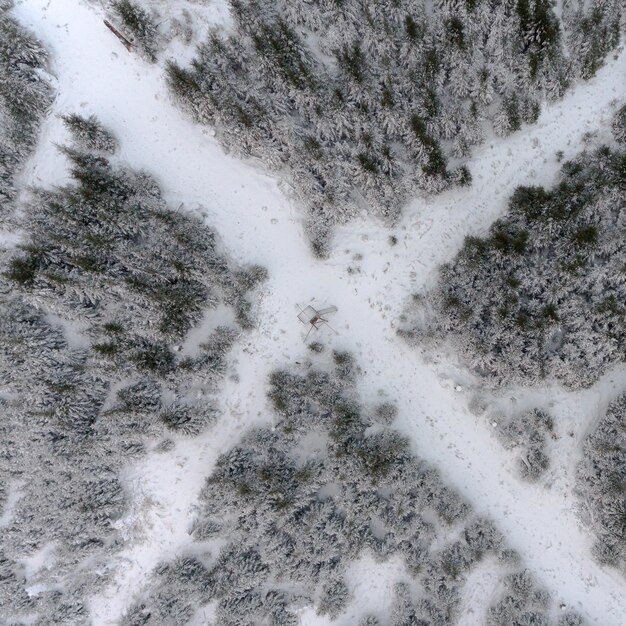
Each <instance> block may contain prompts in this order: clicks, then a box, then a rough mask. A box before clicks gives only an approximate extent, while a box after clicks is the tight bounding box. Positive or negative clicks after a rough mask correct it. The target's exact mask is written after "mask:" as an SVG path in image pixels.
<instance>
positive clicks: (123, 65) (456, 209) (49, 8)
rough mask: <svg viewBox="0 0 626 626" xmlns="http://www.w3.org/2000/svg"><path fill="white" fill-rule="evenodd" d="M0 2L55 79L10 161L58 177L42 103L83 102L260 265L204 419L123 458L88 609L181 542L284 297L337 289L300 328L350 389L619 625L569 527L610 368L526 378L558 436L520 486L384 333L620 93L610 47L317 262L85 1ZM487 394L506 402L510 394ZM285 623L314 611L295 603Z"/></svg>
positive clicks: (278, 337) (617, 595)
mask: <svg viewBox="0 0 626 626" xmlns="http://www.w3.org/2000/svg"><path fill="white" fill-rule="evenodd" d="M15 14H16V15H17V16H18V18H19V19H20V21H22V22H23V23H24V24H25V25H27V26H29V27H31V28H32V29H33V30H35V31H36V33H37V35H38V36H39V37H40V38H41V39H42V41H43V42H44V44H45V45H46V46H47V47H48V48H49V50H50V51H51V55H52V72H53V73H54V74H55V75H56V77H57V78H58V93H59V95H58V98H57V100H56V102H55V105H54V110H53V111H52V113H51V115H50V116H49V118H48V120H47V121H46V123H45V125H44V128H43V131H42V138H41V142H40V145H39V148H38V151H37V153H36V154H35V156H34V158H33V159H32V160H31V161H30V163H29V166H28V168H27V171H26V173H25V177H26V180H27V182H29V183H31V184H42V185H55V184H59V182H61V181H62V180H63V179H64V176H65V175H64V163H63V159H62V157H61V156H60V155H58V154H57V153H56V152H55V150H54V148H53V142H57V143H62V142H63V141H64V139H65V133H64V130H63V128H62V125H61V122H60V120H59V119H58V118H57V116H56V114H57V113H66V112H70V111H77V112H80V113H85V114H89V113H95V114H97V115H98V116H99V117H100V119H101V120H102V122H103V123H104V124H105V125H106V126H109V127H110V128H111V129H112V130H113V131H114V132H115V134H116V135H117V137H118V138H119V139H120V142H121V150H120V158H121V159H122V160H124V161H127V162H128V163H130V164H131V165H133V166H135V167H143V168H145V169H146V170H148V171H150V172H151V173H153V174H154V175H155V176H156V178H157V180H158V181H159V183H160V184H161V186H162V187H163V189H164V192H165V194H166V197H167V199H168V200H169V201H170V202H171V204H172V206H178V205H179V204H180V203H181V202H184V204H185V208H186V209H189V210H197V211H201V212H202V214H203V215H206V219H207V221H208V223H209V224H211V225H212V226H213V227H215V228H216V230H217V231H218V232H219V233H220V235H221V237H222V240H223V242H224V245H225V247H226V248H227V249H228V252H229V254H231V255H232V257H233V258H235V259H239V260H241V261H242V262H257V263H261V264H263V265H265V266H266V267H267V268H268V269H269V272H270V279H269V281H268V282H267V283H266V286H265V289H264V293H263V297H262V302H261V304H260V307H259V311H258V320H259V322H258V328H257V329H256V330H254V331H252V332H251V333H249V334H248V335H246V336H245V337H244V338H243V339H242V341H241V342H240V343H239V344H238V346H237V347H236V348H235V350H234V353H233V354H234V358H233V363H234V367H235V370H236V372H237V377H231V378H229V379H227V380H226V381H225V383H224V386H223V389H222V390H221V404H222V409H223V410H222V415H221V418H220V420H219V422H218V423H217V425H216V426H214V427H213V428H211V429H210V430H209V431H208V432H206V433H205V434H204V435H202V436H200V437H198V438H196V439H189V440H187V439H181V440H179V441H178V443H177V446H176V447H175V449H174V450H173V451H171V452H168V453H156V452H155V453H154V454H151V455H149V456H148V457H147V458H145V460H144V461H142V462H141V463H140V464H139V465H138V466H136V467H133V468H129V469H128V471H127V475H126V479H127V485H128V489H129V492H130V494H131V495H132V497H133V498H134V506H133V509H132V513H131V514H130V515H129V516H128V517H127V518H125V519H124V520H122V522H121V527H122V528H123V532H124V533H125V536H126V537H127V539H128V543H127V547H126V549H125V550H124V551H123V552H122V553H121V554H120V555H119V558H118V560H117V562H116V563H115V567H114V569H113V571H112V582H111V585H110V586H109V587H108V588H107V589H106V590H105V591H104V592H103V593H102V594H101V595H98V596H97V597H94V598H92V599H91V612H92V617H93V621H94V624H97V625H101V624H102V625H103V624H113V623H115V621H116V619H117V618H118V617H119V616H120V615H121V614H122V613H123V611H124V610H125V608H126V607H127V606H128V605H129V603H130V602H131V600H132V598H133V594H135V593H136V592H137V591H138V590H139V589H140V588H141V585H142V584H143V582H144V581H145V579H146V576H147V575H148V574H149V573H150V570H151V569H152V567H153V566H154V565H155V564H156V563H157V562H158V561H159V560H161V559H167V558H169V557H171V556H172V555H174V554H177V553H179V552H181V551H182V552H184V550H185V549H186V546H187V545H188V544H189V537H188V534H187V530H188V522H189V520H190V519H191V512H192V509H193V506H194V503H195V501H196V497H197V494H198V491H199V489H200V487H201V486H202V484H203V481H204V479H205V478H206V476H207V475H208V474H209V473H210V471H211V468H212V464H213V463H214V461H215V459H216V457H217V455H218V454H219V453H220V452H221V451H223V450H224V449H226V448H227V447H228V446H230V445H231V444H232V443H234V442H235V441H236V440H237V438H238V437H239V436H240V435H241V433H242V432H243V431H244V430H245V429H246V428H248V426H249V425H250V424H252V423H254V422H255V421H263V420H267V419H269V418H270V412H269V410H267V406H266V399H265V389H266V388H265V381H266V380H267V375H268V374H269V372H270V371H271V370H272V369H274V368H275V367H277V366H282V365H287V364H289V363H291V362H293V361H294V360H302V359H303V358H305V354H306V347H305V345H304V344H303V337H304V332H305V329H304V327H303V326H302V325H300V324H299V322H298V321H297V319H296V314H297V312H298V307H299V306H300V305H303V304H305V303H308V302H311V301H313V303H314V304H316V303H317V304H320V305H323V304H335V305H337V306H338V308H339V311H338V312H337V313H336V314H334V316H333V318H332V319H331V323H332V324H333V326H334V328H336V330H337V331H338V335H336V336H335V335H333V334H332V333H331V332H330V331H328V329H323V330H321V331H319V332H318V335H317V338H318V339H320V340H321V341H323V342H325V343H329V344H331V343H332V345H333V346H335V347H338V348H341V349H347V350H349V351H351V352H353V353H354V354H355V356H356V357H357V359H358V362H359V364H360V366H361V368H362V369H363V372H364V375H363V378H362V382H361V387H362V389H361V391H362V393H363V397H364V398H365V399H366V400H377V399H380V397H381V395H380V394H383V393H385V394H386V396H385V397H387V398H389V399H390V400H392V401H395V402H396V403H397V404H398V407H399V409H400V411H399V418H398V427H399V428H401V429H402V430H403V431H404V432H406V433H407V434H408V435H409V436H410V438H411V440H412V442H413V444H414V448H415V451H416V453H418V454H419V455H420V456H422V457H423V458H425V459H428V460H429V461H431V462H432V463H434V464H435V465H437V466H438V467H439V468H440V470H441V472H442V474H443V475H444V477H445V478H446V479H447V480H448V481H449V482H450V483H452V484H454V485H455V486H456V487H457V488H458V489H459V490H460V491H462V492H463V493H464V494H465V495H466V496H467V497H468V499H470V501H471V502H472V503H473V505H474V506H475V508H476V509H477V510H479V511H481V512H484V513H486V514H487V515H489V516H490V517H491V518H492V519H493V520H494V521H495V522H496V523H497V525H498V526H499V527H500V529H501V530H502V531H503V532H504V533H505V535H506V536H507V539H508V541H509V543H510V544H511V545H512V546H513V547H514V548H516V549H517V550H518V551H519V552H520V553H521V554H522V556H523V558H524V559H525V561H526V563H527V564H528V566H529V567H530V568H531V570H532V571H533V572H535V573H536V575H537V576H538V578H539V580H540V582H542V583H543V584H545V585H546V586H547V587H548V588H549V589H550V590H551V591H553V592H554V594H555V596H556V597H558V598H559V599H561V600H562V601H563V602H564V603H565V604H566V605H567V606H568V607H571V608H575V609H578V610H580V611H581V613H582V614H583V615H585V616H586V617H587V618H588V619H589V621H590V622H591V623H592V624H598V625H600V624H601V625H603V626H604V625H606V626H619V625H620V624H624V623H625V619H626V618H625V617H624V616H626V583H625V581H624V580H623V579H622V578H620V577H619V575H618V574H617V573H616V572H614V571H611V570H609V569H606V568H603V567H600V566H599V565H597V564H596V563H595V562H594V561H593V560H592V559H591V557H590V553H589V547H590V543H591V539H590V536H589V535H588V534H587V533H586V532H585V531H584V530H583V529H582V528H581V527H580V524H579V521H578V517H577V513H576V502H575V499H574V497H573V495H572V493H571V485H572V471H573V467H574V464H575V460H576V455H577V453H578V449H579V444H580V440H581V437H582V436H583V435H584V433H585V432H586V429H587V428H588V426H589V424H590V423H592V422H593V420H594V419H596V418H597V415H598V411H599V409H600V408H601V407H602V406H603V405H604V404H605V401H604V398H605V397H607V395H614V394H616V393H617V392H618V391H619V390H621V389H623V388H626V375H625V373H624V371H623V370H622V371H616V372H614V373H612V375H610V376H606V377H605V378H604V379H603V380H602V381H601V382H600V383H599V384H598V385H596V386H595V387H593V388H592V389H590V390H587V391H585V392H579V393H577V394H568V393H565V392H563V391H560V390H558V389H547V390H543V391H540V392H536V393H538V394H539V396H540V397H541V398H542V399H543V400H544V401H546V400H547V398H549V397H551V398H552V400H554V402H555V404H558V403H560V402H563V405H562V408H560V409H559V410H557V411H555V413H556V416H557V424H556V429H557V432H558V433H559V434H561V435H563V437H562V439H563V441H562V442H561V443H559V442H557V444H558V445H557V446H556V447H557V449H558V450H559V455H561V454H562V452H564V451H567V455H568V456H567V458H566V459H561V457H560V456H559V458H560V460H558V461H557V462H556V463H555V464H554V469H553V470H552V474H551V480H550V481H548V482H549V483H550V484H548V485H543V484H540V485H529V484H525V483H521V482H520V481H519V480H518V479H517V478H516V476H515V473H514V470H513V468H512V464H511V461H510V458H509V455H508V454H507V453H505V452H504V451H503V450H502V449H501V447H500V445H499V444H498V443H497V441H496V440H495V438H494V437H493V433H492V432H491V430H490V428H491V427H490V425H489V423H488V422H487V420H486V419H485V418H484V417H483V416H475V415H473V414H472V413H471V412H470V411H469V409H468V400H469V396H470V394H471V391H468V387H467V384H469V385H470V386H471V384H472V381H471V378H469V377H466V378H464V379H463V380H462V384H461V386H462V387H463V390H462V391H456V390H455V387H456V385H457V382H458V381H457V380H455V379H453V378H447V377H445V376H443V375H442V372H445V371H448V370H450V371H458V372H460V370H458V369H457V370H454V369H452V370H451V368H450V367H448V366H446V365H445V364H441V363H439V364H427V363H425V362H424V360H423V359H422V358H421V356H420V355H419V354H418V352H416V351H415V350H413V349H411V348H410V347H408V346H407V345H406V344H405V343H403V341H402V340H401V339H399V338H398V337H397V336H396V324H397V319H398V316H399V315H400V313H401V311H402V308H403V305H404V301H405V299H406V298H407V297H408V296H409V295H410V294H411V293H413V292H415V291H419V290H422V289H423V288H424V287H426V286H429V285H431V284H432V283H433V281H434V280H435V278H436V270H437V267H438V265H439V264H440V263H442V262H444V261H446V260H448V259H449V258H450V257H451V256H452V255H453V254H454V253H455V252H456V250H457V249H458V247H459V246H460V244H461V243H462V241H463V238H464V237H465V236H466V235H467V234H471V233H478V232H481V231H483V230H484V229H485V228H486V227H487V226H488V225H489V224H490V223H491V222H492V221H493V220H494V219H495V218H496V217H497V216H498V215H500V214H501V213H502V212H503V211H504V209H505V206H506V198H507V197H508V195H509V193H510V192H511V191H512V189H513V188H514V187H515V186H517V185H519V184H528V183H532V184H550V183H551V182H552V181H553V180H554V179H555V176H556V173H557V171H558V167H559V164H558V163H557V161H556V159H555V152H556V151H557V150H562V151H563V152H564V154H565V158H568V157H571V156H573V155H574V154H575V153H576V152H577V151H578V150H579V148H580V145H581V141H582V139H583V135H584V134H585V133H586V132H593V131H595V130H596V129H598V128H600V127H601V126H602V125H603V124H604V125H605V126H606V122H607V120H608V119H609V118H610V116H611V113H612V111H614V110H615V107H616V102H615V100H616V99H618V98H623V97H624V89H623V86H624V85H625V84H626V54H625V53H624V52H622V53H621V54H620V55H619V56H618V57H617V58H616V59H613V60H610V61H609V62H608V63H607V67H605V68H604V69H602V70H601V71H600V72H599V73H598V75H597V76H596V77H595V78H594V79H593V80H591V81H590V82H589V83H587V84H584V85H580V86H578V87H576V88H575V89H574V90H572V91H571V92H570V93H569V95H568V96H567V97H566V98H565V99H564V100H562V101H561V102H558V103H556V104H552V105H550V106H548V107H547V108H546V109H545V110H544V112H543V114H542V116H541V118H540V119H539V121H538V123H537V124H536V125H534V126H532V127H528V128H524V129H523V130H522V131H521V132H519V133H517V134H515V135H514V136H512V137H510V138H508V139H505V140H493V141H488V142H487V143H486V144H485V145H484V146H482V147H480V148H479V149H477V150H476V151H475V152H474V156H473V158H472V160H471V161H470V163H469V164H468V165H469V168H470V170H471V172H472V175H473V177H474V184H473V186H472V187H471V188H470V189H469V190H468V189H464V190H455V191H451V192H447V193H445V194H442V195H440V196H437V197H432V196H428V197H422V198H417V199H416V200H415V201H414V202H412V203H411V205H410V206H408V207H407V208H406V210H405V212H404V217H403V219H402V220H401V222H400V223H399V224H398V225H397V227H396V228H395V229H394V234H395V235H396V237H397V238H398V244H397V245H396V246H391V245H390V244H389V241H388V238H389V235H390V234H391V233H390V232H389V231H388V230H387V229H385V228H384V227H383V226H382V225H381V224H379V223H377V222H376V221H374V220H373V219H372V218H368V217H365V216H363V217H362V218H360V219H358V220H356V221H354V222H352V223H351V224H350V225H348V226H346V227H343V228H341V229H340V230H339V232H338V234H337V236H336V239H335V243H334V253H333V254H332V256H331V257H330V258H329V259H328V260H325V261H320V260H316V259H314V258H313V257H312V255H311V254H310V252H309V249H308V245H307V242H306V238H305V236H304V233H303V229H302V225H301V220H300V218H301V215H300V213H299V212H298V211H297V209H296V208H294V206H293V202H290V201H289V198H288V195H286V194H285V193H283V191H282V190H281V188H280V184H279V183H277V181H276V180H275V179H274V178H272V177H271V176H268V175H266V174H264V173H263V170H262V169H261V167H260V166H257V165H256V164H244V163H242V162H240V161H238V160H235V159H233V158H231V157H229V156H228V155H226V154H224V152H223V150H222V148H221V147H220V146H219V145H218V143H217V142H216V140H215V139H214V138H213V137H212V136H211V135H212V134H211V132H210V131H208V130H206V129H201V128H200V127H198V126H196V125H193V124H192V123H191V122H190V121H189V120H187V119H186V118H185V116H184V115H183V114H182V113H181V112H179V110H178V109H177V108H176V107H175V106H174V105H173V104H172V102H171V101H170V99H169V96H168V94H167V90H166V87H165V84H164V81H163V76H162V70H160V69H159V68H158V67H154V66H150V65H147V64H146V63H144V62H143V61H142V60H140V59H139V58H137V57H136V56H133V55H131V54H129V53H128V52H127V51H126V50H125V49H124V48H123V47H122V46H121V45H120V44H119V42H118V41H117V39H116V38H115V37H114V36H113V35H112V34H111V33H110V32H109V31H108V30H107V29H106V28H105V27H104V25H103V23H102V15H101V14H99V13H98V10H97V9H96V8H94V7H93V6H92V5H87V4H84V3H83V2H68V1H67V0H23V1H22V2H19V3H18V4H17V7H16V9H15ZM349 268H352V269H351V271H348V269H349ZM459 376H463V374H459ZM511 393H512V394H513V395H516V394H517V395H519V396H520V397H521V396H523V394H524V392H523V390H515V391H514V392H511ZM502 402H510V396H509V397H508V398H505V399H504V400H502ZM570 422H571V423H570ZM570 430H572V431H573V432H574V436H573V437H572V436H569V435H568V434H567V433H568V432H569V431H570ZM566 437H567V438H566ZM359 566H360V569H359V571H358V572H355V574H354V575H355V581H356V582H355V583H354V584H355V593H357V595H358V593H360V592H359V591H358V590H359V589H362V590H363V593H364V594H365V595H367V596H372V595H375V594H377V593H379V594H380V595H381V597H382V596H385V597H386V596H387V595H388V585H387V584H386V583H385V582H384V581H383V578H384V577H383V576H381V574H380V571H379V570H378V569H377V568H380V567H381V566H380V565H377V566H374V565H373V564H372V563H371V562H369V561H368V560H367V559H363V560H362V561H361V562H360V564H359ZM382 571H384V572H387V574H389V573H390V572H391V570H390V569H389V568H383V570H382ZM397 574H398V577H399V578H401V576H402V573H401V572H400V571H399V572H397ZM389 575H390V574H389ZM474 577H475V578H476V585H479V587H478V589H479V588H481V587H482V588H485V589H488V587H489V585H490V580H491V578H490V572H489V569H488V568H486V569H485V570H484V571H483V570H481V571H478V570H477V573H476V574H475V575H474ZM471 580H473V578H472V579H471ZM367 581H370V584H368V583H367ZM382 601H383V600H381V602H382ZM484 608H485V597H484V594H482V593H475V592H474V591H472V589H470V591H469V593H468V601H467V604H466V606H465V607H464V611H465V613H464V622H463V623H465V624H476V623H478V622H479V621H480V618H479V615H481V614H482V612H483V611H484ZM302 623H303V624H304V623H306V624H311V625H312V624H322V623H323V622H322V621H321V620H320V619H319V618H316V617H314V616H313V615H308V614H307V615H303V616H302Z"/></svg>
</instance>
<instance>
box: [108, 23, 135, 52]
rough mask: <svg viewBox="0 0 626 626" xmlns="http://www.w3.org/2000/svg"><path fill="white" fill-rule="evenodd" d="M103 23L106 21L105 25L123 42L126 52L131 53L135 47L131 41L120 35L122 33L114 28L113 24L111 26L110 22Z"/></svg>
mask: <svg viewBox="0 0 626 626" xmlns="http://www.w3.org/2000/svg"><path fill="white" fill-rule="evenodd" d="M103 21H104V25H105V26H106V27H107V28H108V29H109V30H110V31H111V32H112V33H113V34H114V35H115V36H116V37H117V38H118V39H119V40H120V41H121V42H122V44H123V45H124V47H125V48H126V50H128V51H129V52H130V51H131V49H132V47H133V45H132V44H131V43H130V41H128V39H126V37H124V35H122V33H120V31H119V30H117V28H115V26H113V24H111V22H109V20H103Z"/></svg>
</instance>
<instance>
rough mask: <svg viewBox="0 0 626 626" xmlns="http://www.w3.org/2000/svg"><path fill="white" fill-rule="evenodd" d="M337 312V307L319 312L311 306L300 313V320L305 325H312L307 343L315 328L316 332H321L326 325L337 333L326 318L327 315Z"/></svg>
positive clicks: (330, 307) (307, 336) (307, 335)
mask: <svg viewBox="0 0 626 626" xmlns="http://www.w3.org/2000/svg"><path fill="white" fill-rule="evenodd" d="M336 310H337V307H336V306H329V307H326V308H324V309H320V310H319V311H318V310H317V309H315V308H313V307H312V306H311V305H310V304H309V305H307V306H305V307H304V308H303V309H302V310H301V311H300V313H298V319H299V320H300V321H301V322H302V323H303V324H309V325H310V328H309V331H308V332H307V334H306V337H305V338H304V340H305V341H306V340H307V339H308V338H309V334H310V333H311V331H312V330H313V329H314V328H315V330H319V329H320V327H321V326H322V325H324V324H325V325H326V326H328V328H330V329H331V330H332V331H333V332H334V333H335V334H336V333H337V331H336V330H335V329H334V328H332V326H331V325H330V324H329V323H328V320H327V319H326V318H325V317H324V316H325V315H328V313H334V312H335V311H336Z"/></svg>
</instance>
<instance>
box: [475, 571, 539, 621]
mask: <svg viewBox="0 0 626 626" xmlns="http://www.w3.org/2000/svg"><path fill="white" fill-rule="evenodd" d="M504 587H505V588H504V592H503V593H502V594H501V597H500V598H499V599H498V600H497V602H495V603H494V604H493V605H492V606H491V607H490V608H489V611H488V614H487V620H486V625H485V626H502V625H503V624H510V625H511V626H531V625H533V624H534V625H536V626H549V624H550V619H549V617H548V610H549V603H550V596H549V594H548V593H547V592H546V591H545V590H543V589H541V588H539V587H537V584H536V582H535V580H534V578H533V576H532V575H531V574H530V572H529V571H528V570H520V571H518V572H515V573H513V574H510V575H509V576H507V577H506V578H505V579H504Z"/></svg>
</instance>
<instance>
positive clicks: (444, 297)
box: [401, 113, 626, 387]
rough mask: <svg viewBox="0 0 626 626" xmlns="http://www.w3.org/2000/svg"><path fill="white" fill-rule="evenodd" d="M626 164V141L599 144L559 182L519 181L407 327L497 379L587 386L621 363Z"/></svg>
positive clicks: (568, 166) (409, 333) (625, 333)
mask: <svg viewBox="0 0 626 626" xmlns="http://www.w3.org/2000/svg"><path fill="white" fill-rule="evenodd" d="M620 115H621V118H623V113H620ZM615 122H617V123H614V128H615V129H616V133H615V134H616V136H617V137H621V135H622V134H623V132H624V131H623V128H622V126H621V123H622V122H623V119H620V116H617V117H616V120H615ZM625 173H626V152H625V151H624V149H623V148H622V147H620V146H619V145H613V146H611V145H602V146H600V147H594V148H592V149H590V150H588V151H585V152H583V153H581V154H580V155H578V156H577V157H576V158H575V159H573V160H571V161H568V162H567V163H564V164H563V166H562V168H561V172H560V176H559V179H558V181H557V183H556V184H555V185H554V186H553V187H552V188H550V189H545V188H544V187H541V186H523V187H518V188H517V189H516V190H515V191H514V193H513V195H512V196H511V198H510V200H509V203H508V211H507V213H506V216H505V217H503V218H501V219H499V220H497V221H495V222H494V223H493V224H492V226H491V227H490V230H489V235H488V236H487V237H483V238H481V237H468V238H467V239H466V240H465V242H464V244H463V248H462V249H461V251H460V252H459V254H458V255H457V256H456V258H455V259H454V261H453V262H452V263H450V264H449V265H446V266H444V267H443V268H442V270H441V278H440V285H439V286H438V288H437V289H436V290H435V291H434V292H433V293H432V294H429V295H428V296H427V297H426V298H421V297H418V298H416V301H415V303H414V304H413V305H412V307H411V314H412V315H413V316H415V317H416V318H417V319H415V320H414V321H409V322H408V323H407V327H406V328H405V329H403V330H402V331H401V332H402V334H403V335H405V336H406V337H407V338H409V339H411V340H417V341H424V340H431V341H435V342H436V341H437V340H441V339H444V338H451V341H453V342H455V343H456V344H458V347H459V350H460V351H461V352H462V353H463V355H464V357H465V358H466V359H467V360H468V362H469V363H470V364H471V367H473V368H476V369H477V370H478V371H479V372H480V374H481V375H483V376H485V377H486V378H489V379H491V380H493V381H494V382H496V383H497V384H510V383H511V382H525V383H537V382H538V381H540V380H542V379H545V378H557V379H558V380H560V381H561V382H562V383H563V384H564V385H566V386H568V387H576V386H580V385H589V384H591V383H593V382H594V381H596V380H597V379H598V378H599V377H600V376H601V375H602V374H603V373H604V372H605V371H606V369H607V368H608V367H610V366H611V365H614V364H615V363H620V362H623V361H624V359H625V358H626V324H625V322H626V320H625V317H624V316H625V315H626V309H625V308H624V304H625V303H626V273H625V271H624V270H625V265H624V259H625V258H626V239H625V238H624V228H625V227H626V214H625V210H626V207H625V205H624V202H625V196H624V193H625V186H626V179H625Z"/></svg>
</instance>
